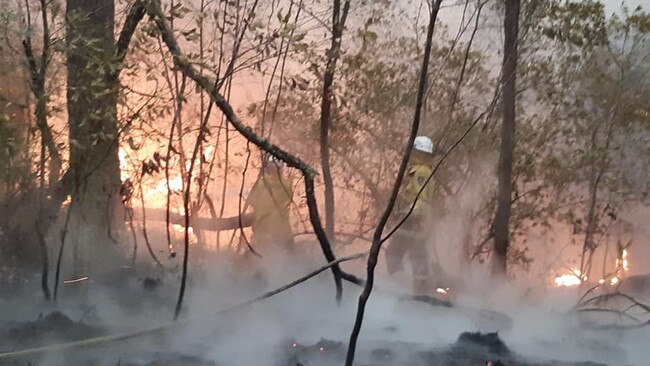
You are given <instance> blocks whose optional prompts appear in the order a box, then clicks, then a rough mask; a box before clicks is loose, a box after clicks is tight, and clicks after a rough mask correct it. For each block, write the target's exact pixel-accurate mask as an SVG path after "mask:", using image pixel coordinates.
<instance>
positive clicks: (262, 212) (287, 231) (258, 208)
mask: <svg viewBox="0 0 650 366" xmlns="http://www.w3.org/2000/svg"><path fill="white" fill-rule="evenodd" d="M292 199H293V185H292V182H291V179H290V178H288V177H287V176H286V174H285V172H284V164H283V163H282V162H281V161H279V160H278V159H277V158H275V157H274V156H272V155H268V156H267V157H266V158H265V159H263V160H262V171H261V174H260V176H259V178H258V179H257V181H256V182H255V184H254V185H253V188H252V189H251V191H250V193H249V195H248V197H247V198H246V206H247V207H250V208H252V210H253V213H252V220H251V229H252V232H253V234H252V237H251V244H252V245H253V248H255V249H257V248H258V247H259V248H261V249H260V250H261V251H264V248H268V247H269V246H273V247H274V248H276V249H279V250H280V251H284V252H291V251H292V250H293V247H294V238H293V231H292V230H291V222H290V220H289V206H290V205H291V202H292Z"/></svg>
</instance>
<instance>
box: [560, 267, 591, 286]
mask: <svg viewBox="0 0 650 366" xmlns="http://www.w3.org/2000/svg"><path fill="white" fill-rule="evenodd" d="M584 281H587V276H581V273H580V270H577V269H574V270H573V271H572V273H570V274H564V275H561V276H557V277H555V286H557V287H572V286H579V285H580V284H581V283H582V282H584Z"/></svg>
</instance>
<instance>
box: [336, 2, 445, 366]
mask: <svg viewBox="0 0 650 366" xmlns="http://www.w3.org/2000/svg"><path fill="white" fill-rule="evenodd" d="M441 2H442V0H436V2H435V3H434V4H433V5H432V8H431V9H430V16H429V25H428V29H427V39H426V44H425V46H424V59H423V60H422V69H421V71H420V83H419V86H418V95H417V101H416V105H415V117H414V118H413V124H412V126H411V132H410V135H409V140H408V143H407V145H406V149H405V151H404V155H403V156H402V162H401V164H400V167H399V171H398V173H397V178H396V179H395V183H394V184H393V189H392V192H391V195H390V198H389V200H388V205H387V206H386V209H385V211H384V213H383V215H382V217H381V220H380V221H379V224H378V225H377V228H376V229H375V233H374V235H373V238H372V246H371V247H370V253H369V254H368V264H367V271H366V276H367V278H366V283H365V285H364V288H363V291H362V292H361V295H360V296H359V305H358V308H357V315H356V319H355V322H354V327H353V329H352V334H351V335H350V343H349V345H348V352H347V356H346V358H345V366H352V364H353V363H354V356H355V351H356V348H357V341H358V339H359V333H360V332H361V325H362V323H363V317H364V313H365V310H366V304H367V302H368V299H369V298H370V293H371V292H372V289H373V286H374V281H375V267H376V266H377V261H378V258H379V251H380V250H381V245H382V243H383V240H382V235H383V232H384V228H385V227H386V223H387V222H388V218H389V217H390V215H391V213H392V212H393V207H394V206H395V201H396V200H397V195H398V193H399V188H400V186H401V185H402V180H403V179H404V173H406V168H407V166H408V162H409V157H410V155H411V151H412V150H413V142H414V141H415V137H416V136H417V133H418V129H419V127H420V118H421V116H422V106H423V104H424V94H425V92H426V88H427V74H428V70H429V58H430V56H431V47H432V43H433V29H434V27H435V24H436V19H437V17H438V10H440V3H441Z"/></svg>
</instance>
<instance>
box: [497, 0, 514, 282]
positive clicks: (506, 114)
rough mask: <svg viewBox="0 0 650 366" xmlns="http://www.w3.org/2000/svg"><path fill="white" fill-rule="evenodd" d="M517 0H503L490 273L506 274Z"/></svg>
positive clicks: (510, 200)
mask: <svg viewBox="0 0 650 366" xmlns="http://www.w3.org/2000/svg"><path fill="white" fill-rule="evenodd" d="M519 5H520V0H506V10H505V13H506V14H505V18H504V22H503V25H504V35H505V42H504V45H503V66H502V69H501V88H502V91H503V94H502V108H503V122H502V125H501V152H500V154H499V167H498V180H499V185H498V192H497V210H496V214H495V217H494V226H493V227H494V256H493V261H492V272H493V273H494V274H497V275H505V274H506V273H507V256H508V245H509V234H510V210H511V204H512V185H513V182H512V163H513V155H514V149H515V97H516V91H515V87H516V71H517V34H518V28H519Z"/></svg>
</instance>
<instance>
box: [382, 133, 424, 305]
mask: <svg viewBox="0 0 650 366" xmlns="http://www.w3.org/2000/svg"><path fill="white" fill-rule="evenodd" d="M433 154H434V146H433V142H432V141H431V139H430V138H429V137H426V136H418V137H417V138H416V139H415V142H414V144H413V152H412V153H411V156H410V159H409V166H408V169H407V171H406V174H407V175H406V176H405V177H404V182H403V183H402V187H401V188H400V194H399V196H398V199H397V202H396V207H395V210H394V211H393V215H392V219H393V220H392V221H393V222H394V223H398V222H399V221H400V220H401V219H402V218H403V217H405V216H406V214H407V213H408V212H409V210H410V209H411V206H412V205H413V202H415V199H416V197H417V195H418V193H419V192H420V190H422V193H420V196H419V197H418V199H417V202H416V203H415V207H414V208H413V212H412V213H411V215H410V216H409V218H408V219H407V220H406V221H405V222H404V223H403V224H402V226H401V227H400V228H399V229H398V230H397V231H396V232H395V234H394V235H393V237H392V238H391V241H390V242H389V243H388V246H387V247H386V265H387V267H388V272H389V273H391V274H393V273H395V272H399V271H402V270H403V269H404V263H403V262H404V256H405V255H408V258H409V261H410V262H411V267H412V270H413V290H414V292H415V293H416V294H426V293H428V292H429V291H430V290H431V288H430V286H431V279H430V268H429V252H428V250H427V241H428V239H429V236H430V234H431V230H430V227H431V224H432V223H431V211H432V195H433V184H432V182H430V183H429V184H427V185H426V186H425V182H426V181H427V178H429V176H430V175H431V172H432V169H433V168H432V165H433ZM423 187H424V188H423Z"/></svg>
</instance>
